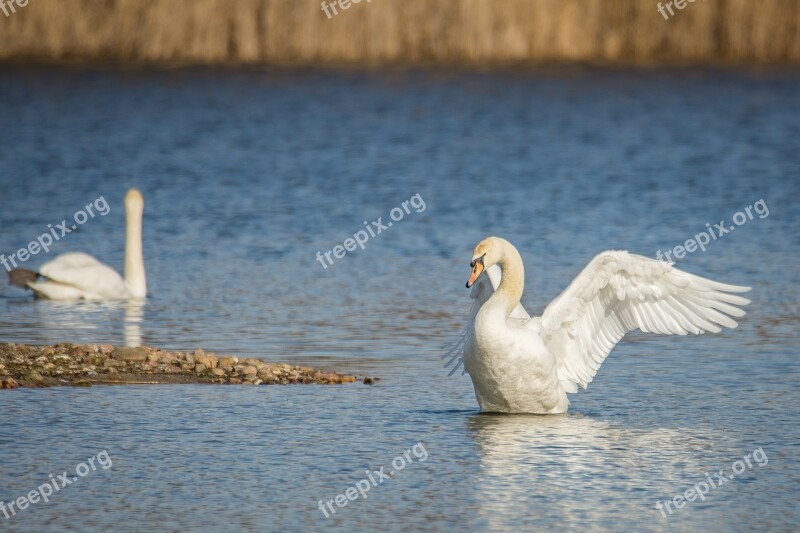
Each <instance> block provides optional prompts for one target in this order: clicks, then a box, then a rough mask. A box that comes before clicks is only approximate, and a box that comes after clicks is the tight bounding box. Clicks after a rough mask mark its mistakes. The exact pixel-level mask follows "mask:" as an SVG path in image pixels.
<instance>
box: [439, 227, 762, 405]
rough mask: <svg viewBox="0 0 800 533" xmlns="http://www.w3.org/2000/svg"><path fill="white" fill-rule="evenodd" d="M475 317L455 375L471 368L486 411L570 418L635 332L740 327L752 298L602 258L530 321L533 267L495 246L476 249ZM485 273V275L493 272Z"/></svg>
mask: <svg viewBox="0 0 800 533" xmlns="http://www.w3.org/2000/svg"><path fill="white" fill-rule="evenodd" d="M473 266H474V269H473V274H472V277H471V278H470V281H469V282H468V284H467V286H470V285H472V284H473V283H474V285H472V286H473V289H472V293H471V297H472V298H473V300H474V301H473V306H472V318H471V320H470V322H469V324H468V325H467V327H466V328H465V331H464V333H463V336H462V339H461V341H460V342H459V344H457V345H456V347H455V348H454V349H453V350H451V352H450V353H449V354H447V356H449V357H450V361H449V362H448V363H447V365H446V366H449V365H450V364H455V366H454V367H453V370H452V371H451V374H452V373H453V372H454V371H455V370H456V369H457V368H458V367H459V365H460V364H462V363H463V365H464V370H465V372H467V373H469V374H470V377H471V378H472V382H473V385H474V387H475V394H476V397H477V399H478V403H479V405H480V407H481V410H483V411H491V412H505V413H540V414H544V413H563V412H566V410H567V407H568V406H569V401H568V399H567V396H566V394H567V393H574V392H577V391H578V387H582V388H586V386H587V385H588V384H589V383H590V382H591V381H592V379H594V376H595V374H596V373H597V370H598V369H599V368H600V365H601V364H602V363H603V361H604V360H605V358H606V356H608V354H609V352H610V351H611V349H612V348H613V347H614V346H615V345H616V344H617V343H618V342H619V341H620V339H622V337H623V336H625V334H626V333H629V332H631V331H634V330H636V329H639V330H641V331H643V332H652V333H661V334H674V335H686V334H688V333H692V334H701V333H704V332H706V331H711V332H719V331H721V326H724V327H729V328H735V327H736V326H737V323H736V321H735V320H733V319H732V318H731V317H741V316H744V314H745V312H744V311H743V310H742V309H740V308H739V307H737V306H742V305H746V304H748V303H750V302H749V300H747V299H746V298H742V297H741V296H736V295H735V294H731V293H738V292H745V291H748V290H750V289H749V287H739V286H735V285H726V284H723V283H718V282H715V281H711V280H708V279H705V278H701V277H699V276H695V275H692V274H689V273H687V272H683V271H681V270H678V269H676V268H674V267H672V266H671V265H669V264H667V263H665V262H662V261H657V260H655V259H649V258H647V257H642V256H639V255H633V254H629V253H627V252H622V251H619V252H617V251H607V252H602V253H600V254H599V255H597V256H596V257H595V258H594V259H592V261H591V262H590V263H589V264H588V265H587V266H586V268H584V269H583V271H582V272H581V273H580V274H578V276H577V277H576V278H575V279H574V280H573V281H572V283H570V285H569V286H568V287H567V289H566V290H565V291H564V292H562V293H561V294H560V295H559V296H558V297H557V298H556V299H555V300H553V301H552V302H551V303H550V304H549V305H548V306H547V308H545V310H544V312H543V313H542V316H541V317H533V318H531V317H530V316H529V315H528V313H527V312H526V311H525V310H524V309H523V308H522V306H521V305H520V303H519V302H520V298H521V296H522V290H523V285H524V268H523V264H522V259H521V257H520V256H519V252H517V250H516V248H514V246H513V245H512V244H511V243H509V242H508V241H506V240H504V239H500V238H498V237H489V238H487V239H485V240H483V241H481V243H479V244H478V246H477V247H476V248H475V254H474V256H473ZM484 272H485V273H484Z"/></svg>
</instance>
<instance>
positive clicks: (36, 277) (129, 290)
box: [11, 189, 147, 300]
mask: <svg viewBox="0 0 800 533" xmlns="http://www.w3.org/2000/svg"><path fill="white" fill-rule="evenodd" d="M143 210H144V200H143V199H142V195H141V193H140V192H139V191H138V190H136V189H131V190H129V191H128V193H127V194H126V195H125V277H124V278H123V277H122V276H120V275H119V274H118V273H117V272H116V271H115V270H114V269H113V268H111V267H110V266H108V265H106V264H104V263H101V262H100V261H98V260H97V259H95V258H94V257H92V256H91V255H88V254H85V253H82V252H69V253H65V254H61V255H58V256H56V257H55V258H54V259H52V260H50V261H47V262H46V263H44V264H43V265H42V266H40V267H39V270H38V272H33V271H29V270H25V269H18V272H20V273H21V276H22V277H23V279H24V282H20V283H18V284H19V285H20V286H23V287H27V288H30V289H31V290H33V292H34V294H35V295H36V297H37V298H47V299H51V300H121V299H128V298H144V297H145V296H146V295H147V283H146V280H145V272H144V258H143V255H142V212H143ZM14 274H15V271H12V272H11V275H12V283H15V282H14Z"/></svg>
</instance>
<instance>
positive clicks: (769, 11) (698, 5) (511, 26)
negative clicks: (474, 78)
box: [0, 0, 800, 65]
mask: <svg viewBox="0 0 800 533" xmlns="http://www.w3.org/2000/svg"><path fill="white" fill-rule="evenodd" d="M663 1H664V0H662V2H663ZM0 59H5V60H16V59H37V60H45V61H62V60H81V61H119V62H134V63H135V62H149V63H198V64H219V63H272V64H314V65H319V64H341V63H356V64H382V63H419V62H425V63H427V62H432V63H453V64H478V65H480V64H498V63H516V62H522V63H525V62H530V63H535V62H542V61H591V62H712V61H715V62H716V61H734V62H738V61H741V62H755V63H763V62H798V61H799V60H800V7H799V6H798V2H797V1H796V0H697V1H695V2H694V3H691V4H688V5H687V6H686V7H685V8H684V9H683V10H682V11H676V14H675V16H674V17H672V18H670V20H664V19H663V17H662V16H661V15H660V14H659V13H658V11H656V1H655V0H373V1H372V2H371V3H367V1H366V0H362V1H361V3H359V4H353V5H352V6H351V7H350V8H349V9H348V10H347V11H343V12H340V13H339V14H338V15H337V16H335V17H333V18H331V19H328V18H327V17H326V16H325V14H324V13H323V12H322V10H321V8H320V0H69V1H66V2H65V1H63V0H30V1H29V3H28V5H27V6H26V7H24V8H19V7H18V8H17V13H15V14H12V15H11V16H10V17H5V16H3V15H2V13H0Z"/></svg>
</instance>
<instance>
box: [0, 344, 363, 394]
mask: <svg viewBox="0 0 800 533" xmlns="http://www.w3.org/2000/svg"><path fill="white" fill-rule="evenodd" d="M377 379H379V378H369V377H361V378H358V377H356V376H348V375H343V374H339V373H337V372H326V371H322V370H317V369H313V368H309V367H301V366H292V365H288V364H286V363H272V362H266V361H263V360H261V359H253V358H239V357H236V356H235V355H222V356H218V355H217V354H215V353H213V352H205V351H204V350H202V349H198V350H195V351H194V352H171V351H167V350H162V349H161V348H151V347H148V346H140V347H138V348H124V347H119V346H116V347H115V346H112V345H110V344H70V343H60V344H54V345H48V346H35V345H29V344H0V389H17V388H43V387H59V386H72V387H91V386H93V385H160V384H176V383H187V384H218V385H239V384H241V385H289V384H317V385H323V384H324V385H328V384H342V383H355V382H357V381H361V382H362V383H364V384H367V385H370V384H372V383H373V380H377Z"/></svg>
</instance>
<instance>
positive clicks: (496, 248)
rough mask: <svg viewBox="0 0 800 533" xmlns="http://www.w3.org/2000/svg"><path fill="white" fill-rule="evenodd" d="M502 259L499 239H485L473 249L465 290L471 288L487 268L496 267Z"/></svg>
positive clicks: (500, 240) (501, 247) (501, 243)
mask: <svg viewBox="0 0 800 533" xmlns="http://www.w3.org/2000/svg"><path fill="white" fill-rule="evenodd" d="M502 257H503V240H502V239H501V238H499V237H487V238H485V239H483V240H482V241H481V242H479V243H478V245H477V246H476V247H475V250H474V251H473V253H472V261H470V263H469V266H471V267H472V274H471V275H470V276H469V279H468V280H467V288H470V287H472V285H473V284H474V283H475V280H477V279H478V277H479V276H480V275H481V274H482V273H483V271H484V270H486V269H487V268H489V267H492V266H494V265H496V264H497V263H498V262H500V259H502Z"/></svg>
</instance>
